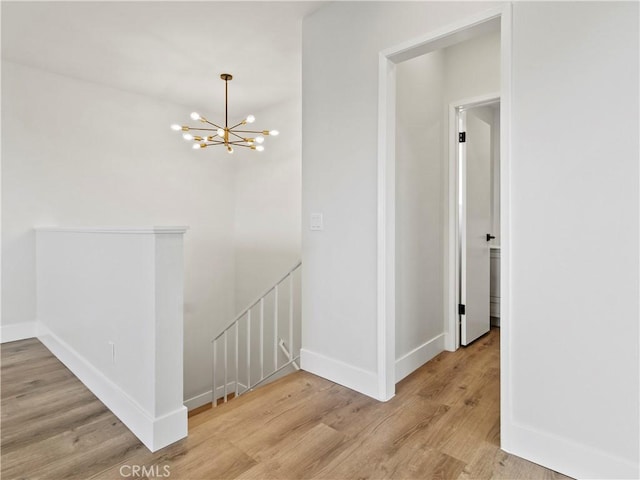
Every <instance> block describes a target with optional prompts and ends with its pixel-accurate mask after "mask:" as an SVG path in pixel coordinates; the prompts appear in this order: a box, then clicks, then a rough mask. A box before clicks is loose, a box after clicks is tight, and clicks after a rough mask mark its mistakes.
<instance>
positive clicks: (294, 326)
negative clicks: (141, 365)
mask: <svg viewBox="0 0 640 480" xmlns="http://www.w3.org/2000/svg"><path fill="white" fill-rule="evenodd" d="M301 266H302V262H301V261H298V262H297V263H296V264H295V265H294V266H293V267H291V268H290V269H289V270H288V271H287V273H286V274H285V275H283V276H282V277H281V278H280V280H278V281H277V282H276V283H275V284H274V285H273V286H272V287H270V288H268V289H267V290H266V291H265V292H264V293H263V294H262V295H261V296H260V297H258V298H257V299H256V300H255V301H254V302H252V303H251V304H250V305H249V306H248V307H247V308H245V309H244V310H243V311H242V312H241V313H240V314H239V315H237V316H236V317H235V318H234V319H233V321H232V322H230V323H229V324H228V325H227V326H226V327H225V329H224V330H222V331H221V332H220V333H219V334H218V336H216V337H215V338H214V339H213V340H212V341H211V343H212V346H213V378H212V381H213V384H212V388H211V399H212V404H213V406H214V407H215V406H217V405H218V403H219V401H223V402H224V403H226V402H227V400H228V399H229V398H230V396H231V394H233V395H234V396H236V397H237V396H240V395H242V394H244V393H246V392H249V391H251V390H253V389H254V388H256V387H257V386H259V385H260V384H262V383H264V382H266V381H267V380H269V379H270V378H272V377H273V376H274V375H276V374H277V373H279V372H281V371H282V370H284V369H285V368H287V367H289V366H291V367H293V368H295V369H296V370H298V369H299V368H300V367H299V365H298V359H299V356H300V346H299V341H298V342H297V344H296V336H297V335H296V333H299V331H300V315H299V304H300V299H299V297H300V274H299V270H300V269H301ZM283 300H284V301H285V302H286V304H287V307H286V309H285V310H286V313H287V317H286V318H285V320H286V332H285V336H286V337H287V339H286V341H285V340H284V339H283V338H281V337H280V335H281V333H282V332H281V328H280V324H281V323H283V322H281V320H280V319H281V316H282V315H281V314H282V313H283V309H282V308H281V305H280V304H281V303H283ZM296 300H298V305H297V306H298V315H296V311H295V309H296ZM268 302H269V303H270V304H271V305H270V306H271V316H272V322H271V323H270V325H267V320H266V319H265V316H266V313H265V308H266V306H267V303H268ZM256 316H257V318H256ZM256 324H257V325H256ZM267 326H269V327H270V328H271V332H269V333H270V335H269V336H268V338H267V336H266V335H265V328H266V327H267ZM255 330H257V334H256V333H255V332H254V331H255ZM296 330H297V332H296ZM256 344H257V345H256ZM296 345H297V346H296ZM256 346H257V348H256ZM268 349H270V350H271V352H266V350H268ZM241 350H244V351H243V352H241ZM255 350H257V352H256V351H255ZM265 353H268V354H271V355H272V358H271V359H267V358H265ZM256 357H257V358H256ZM281 357H284V359H282V360H281ZM255 361H258V362H259V367H257V365H256V366H254V364H253V363H252V362H255ZM267 363H271V365H267ZM270 366H271V367H273V368H269V367H270ZM219 380H222V385H219V383H220V382H219ZM230 380H232V381H231V382H230ZM242 381H244V383H241V382H242Z"/></svg>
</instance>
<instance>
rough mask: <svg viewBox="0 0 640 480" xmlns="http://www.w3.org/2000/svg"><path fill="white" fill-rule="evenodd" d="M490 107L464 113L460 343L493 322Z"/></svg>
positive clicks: (475, 336) (461, 152) (467, 341)
mask: <svg viewBox="0 0 640 480" xmlns="http://www.w3.org/2000/svg"><path fill="white" fill-rule="evenodd" d="M492 117H493V115H492V112H491V108H490V107H475V108H471V109H468V110H463V111H462V112H461V113H460V120H461V126H462V128H461V131H464V132H465V138H464V142H463V143H461V144H460V173H461V178H460V180H461V182H460V190H461V192H460V193H461V196H460V207H461V208H460V287H461V288H460V290H461V292H460V294H461V295H460V297H461V304H462V305H464V307H463V308H464V313H462V310H461V315H460V320H461V321H460V326H461V328H460V343H461V344H462V345H468V344H469V343H471V342H473V341H474V340H475V339H477V338H478V337H480V336H482V335H484V334H485V333H487V332H488V331H489V329H490V327H491V325H490V323H491V320H490V311H489V307H490V293H489V287H490V261H491V258H490V253H489V239H488V237H487V235H488V234H491V138H492V136H491V123H492V121H491V118H492Z"/></svg>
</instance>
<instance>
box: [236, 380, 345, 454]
mask: <svg viewBox="0 0 640 480" xmlns="http://www.w3.org/2000/svg"><path fill="white" fill-rule="evenodd" d="M352 398H353V392H352V391H350V390H348V389H346V388H344V387H341V386H339V385H334V386H333V387H332V388H330V389H327V390H324V391H323V392H321V394H319V393H316V394H314V395H311V396H309V397H308V398H306V399H305V400H304V401H301V402H299V403H297V404H296V405H295V406H293V407H292V408H290V409H287V410H285V411H282V412H278V413H277V414H274V413H273V412H271V411H266V412H264V413H265V414H264V416H263V417H262V418H260V419H259V420H254V421H251V422H240V423H238V424H237V425H236V427H237V428H234V429H230V430H226V431H225V435H226V437H227V438H229V439H230V440H231V441H232V442H233V443H234V444H236V445H238V446H239V447H240V448H241V449H242V450H243V451H244V452H246V453H247V454H248V455H250V456H251V457H253V458H255V459H256V460H258V461H263V460H265V459H268V458H269V456H270V455H271V453H270V452H271V448H270V447H271V445H273V444H277V443H278V442H281V441H283V440H284V439H287V438H289V437H291V435H293V434H296V433H298V432H307V431H308V430H310V429H312V428H314V427H315V426H316V425H318V424H319V423H321V422H322V419H323V417H324V416H325V415H327V414H329V413H330V412H332V411H334V410H336V409H339V408H341V407H344V406H346V405H348V404H349V403H350V402H351V399H352ZM327 428H329V427H327Z"/></svg>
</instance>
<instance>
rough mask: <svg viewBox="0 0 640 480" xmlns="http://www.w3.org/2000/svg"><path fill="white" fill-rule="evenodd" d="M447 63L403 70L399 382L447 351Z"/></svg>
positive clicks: (416, 62) (414, 64)
mask: <svg viewBox="0 0 640 480" xmlns="http://www.w3.org/2000/svg"><path fill="white" fill-rule="evenodd" d="M444 58H445V54H444V52H443V51H441V50H439V51H435V52H431V53H429V54H427V55H422V56H420V57H416V58H414V59H412V60H408V61H406V62H402V63H400V64H398V68H397V77H396V92H397V94H396V95H397V96H396V372H397V375H396V381H399V380H401V379H402V378H403V377H404V376H406V375H407V374H409V373H411V372H412V371H413V370H415V369H416V368H417V367H419V366H420V365H421V364H423V363H424V362H425V361H427V360H429V359H430V358H432V357H433V355H434V354H437V353H439V352H441V351H442V350H443V349H444V338H443V337H442V335H443V333H444V326H445V325H444V318H443V315H444V312H443V287H444V278H443V261H442V260H443V258H444V250H443V227H444V224H443V203H444V200H445V198H446V197H445V192H444V186H445V185H444V184H443V171H444V168H445V167H446V164H445V160H444V158H445V157H444V149H443V140H444V137H443V132H444V131H443V128H444V127H443V125H447V126H448V122H447V121H446V119H445V118H444V116H443V111H444V109H443V91H444V71H443V68H444V61H445V59H444ZM439 336H441V337H440V338H438V337H439Z"/></svg>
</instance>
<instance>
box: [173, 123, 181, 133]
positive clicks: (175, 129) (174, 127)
mask: <svg viewBox="0 0 640 480" xmlns="http://www.w3.org/2000/svg"><path fill="white" fill-rule="evenodd" d="M171 130H173V131H176V132H179V131H180V130H182V127H181V126H180V125H178V124H177V123H174V124H173V125H171Z"/></svg>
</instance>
